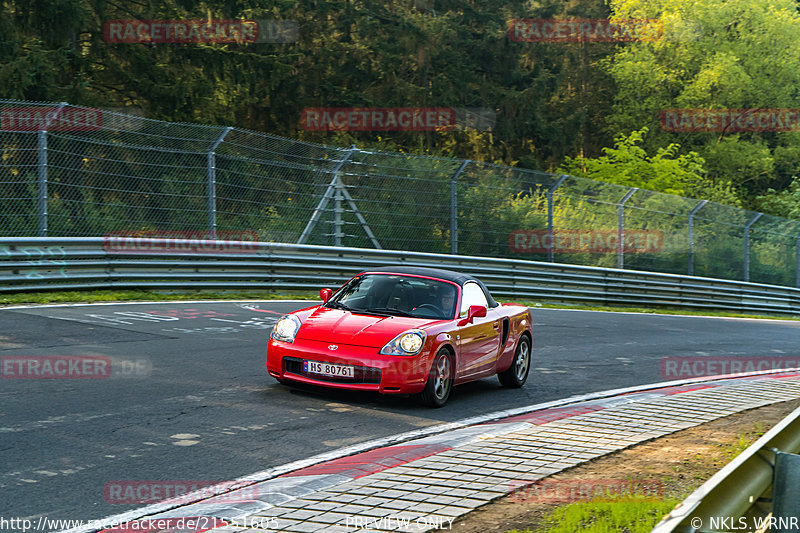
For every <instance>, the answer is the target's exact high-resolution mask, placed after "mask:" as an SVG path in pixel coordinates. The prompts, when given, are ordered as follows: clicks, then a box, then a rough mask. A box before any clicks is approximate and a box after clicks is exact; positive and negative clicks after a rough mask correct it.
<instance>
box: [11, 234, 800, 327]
mask: <svg viewBox="0 0 800 533" xmlns="http://www.w3.org/2000/svg"><path fill="white" fill-rule="evenodd" d="M393 264H404V265H414V266H431V267H439V268H448V269H452V270H461V271H465V272H468V273H471V274H474V275H476V276H478V277H479V278H481V279H482V280H483V281H484V282H485V283H486V284H487V285H488V287H489V288H490V290H491V291H492V293H493V294H494V295H495V296H497V297H499V298H501V299H518V300H542V301H547V302H564V303H591V304H597V305H606V304H607V305H628V306H662V307H681V308H687V309H718V310H727V311H736V312H747V313H774V314H784V315H800V289H795V288H792V287H783V286H775V285H763V284H756V283H746V282H738V281H728V280H718V279H710V278H699V277H692V276H682V275H674V274H661V273H653V272H641V271H634V270H620V269H604V268H598V267H587V266H578V265H567V264H563V263H544V262H534V261H519V260H514V259H496V258H486V257H472V256H461V255H443V254H432V253H422V252H403V251H392V250H374V249H364V248H343V247H329V246H312V245H293V244H283V243H263V242H238V241H193V240H180V239H146V238H126V237H106V238H103V237H72V238H67V237H61V238H47V237H12V238H0V293H2V292H6V293H9V292H22V291H41V290H74V289H111V288H117V289H134V288H144V289H169V288H184V289H186V288H196V289H210V288H213V289H242V288H249V289H275V290H286V291H297V290H316V289H319V288H320V287H323V286H338V285H340V284H341V283H343V282H345V281H346V280H347V279H349V278H350V277H351V276H352V275H353V274H354V273H356V272H358V271H360V270H363V269H367V268H373V267H377V266H385V265H393Z"/></svg>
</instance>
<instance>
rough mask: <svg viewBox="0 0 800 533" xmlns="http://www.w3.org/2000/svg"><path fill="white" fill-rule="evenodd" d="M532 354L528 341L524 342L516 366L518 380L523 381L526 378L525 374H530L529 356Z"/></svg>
mask: <svg viewBox="0 0 800 533" xmlns="http://www.w3.org/2000/svg"><path fill="white" fill-rule="evenodd" d="M529 354H530V349H529V348H528V343H527V341H523V342H522V344H521V345H520V349H519V354H518V355H517V364H516V371H517V372H516V374H517V379H518V380H520V381H522V380H523V379H524V378H525V374H527V372H528V359H529V358H528V355H529Z"/></svg>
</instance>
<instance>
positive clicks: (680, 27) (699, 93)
mask: <svg viewBox="0 0 800 533" xmlns="http://www.w3.org/2000/svg"><path fill="white" fill-rule="evenodd" d="M611 6H612V9H613V12H614V15H615V17H619V18H658V19H660V20H661V21H662V23H663V27H664V33H663V36H662V37H661V38H659V39H655V40H652V41H647V42H638V43H632V44H631V46H628V47H624V48H621V49H620V50H619V51H618V52H617V53H616V54H615V55H614V56H613V57H612V58H609V60H608V61H607V64H606V66H607V68H608V72H609V73H610V74H611V76H612V77H613V78H614V80H615V81H616V83H617V88H618V90H617V93H616V95H615V106H614V113H613V115H612V117H610V118H609V124H610V129H611V131H612V132H613V133H614V134H619V133H622V132H625V131H630V130H633V129H639V128H641V127H643V126H648V127H650V128H651V131H652V132H653V134H652V135H651V136H649V139H648V140H647V143H646V144H647V146H648V148H649V149H653V148H656V147H664V146H669V145H671V144H672V143H676V142H678V143H680V144H681V145H682V146H683V147H684V149H686V150H689V151H694V152H697V153H698V154H700V156H702V157H703V159H704V160H705V162H706V169H707V179H708V180H710V181H712V182H713V183H715V184H719V185H721V186H722V187H727V183H728V182H730V183H731V184H732V186H733V187H734V188H735V189H736V190H738V191H739V193H740V198H742V199H743V201H744V203H745V204H748V205H752V201H753V198H754V196H755V195H757V194H759V193H761V192H764V191H766V190H767V188H769V187H775V188H777V189H780V188H782V187H784V186H786V185H787V184H788V178H789V176H791V173H792V171H794V170H796V168H797V164H798V163H797V161H796V160H794V161H792V160H791V159H789V158H786V157H785V154H786V153H787V152H789V153H792V154H797V147H798V146H799V145H798V139H797V134H795V133H772V132H767V133H765V132H746V133H734V134H731V133H725V132H718V133H673V132H667V131H661V130H660V129H659V114H660V112H661V111H662V110H664V109H669V108H690V109H691V108H713V109H748V108H796V107H798V103H800V101H799V100H798V99H799V98H800V93H798V87H800V53H798V50H797V47H796V43H797V41H798V40H799V39H800V15H799V14H798V11H797V5H796V3H795V2H794V1H793V0H774V1H773V0H704V1H703V2H697V1H696V0H613V1H612V3H611Z"/></svg>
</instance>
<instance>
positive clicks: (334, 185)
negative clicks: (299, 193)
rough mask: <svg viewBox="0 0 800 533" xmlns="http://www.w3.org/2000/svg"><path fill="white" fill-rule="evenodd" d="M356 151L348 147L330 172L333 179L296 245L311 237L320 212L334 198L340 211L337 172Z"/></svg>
mask: <svg viewBox="0 0 800 533" xmlns="http://www.w3.org/2000/svg"><path fill="white" fill-rule="evenodd" d="M357 151H358V148H356V145H352V146H350V148H348V150H347V153H346V154H344V157H343V158H342V159H341V161H339V162H338V163H336V166H334V167H333V170H331V174H332V175H333V178H331V182H330V183H329V184H328V188H327V189H326V190H325V194H324V195H322V199H321V200H320V201H319V203H318V204H317V207H316V208H315V209H314V213H313V214H312V215H311V220H309V221H308V224H306V227H305V229H304V230H303V233H302V234H301V235H300V238H299V239H297V244H305V243H306V241H307V240H308V238H309V237H310V236H311V232H312V231H313V230H314V228H315V227H316V225H317V224H318V223H319V219H320V217H321V216H322V212H323V211H324V210H325V208H326V207H328V202H329V201H330V200H331V199H332V198H334V199H335V200H336V201H338V202H339V204H338V205H339V208H340V209H341V194H342V193H340V192H339V186H340V183H339V182H340V178H339V171H340V170H342V167H343V166H344V165H345V164H346V163H347V162H348V161H349V160H350V157H351V156H352V155H353V154H354V153H355V152H357Z"/></svg>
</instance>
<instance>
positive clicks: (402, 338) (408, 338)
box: [380, 329, 427, 355]
mask: <svg viewBox="0 0 800 533" xmlns="http://www.w3.org/2000/svg"><path fill="white" fill-rule="evenodd" d="M426 338H427V334H426V333H425V332H424V331H422V330H421V329H412V330H410V331H406V332H405V333H401V334H400V335H398V336H397V337H395V338H394V339H392V340H390V341H389V342H388V343H386V346H384V347H383V348H381V352H380V353H382V354H383V355H417V354H418V353H419V351H420V350H422V346H423V345H424V344H425V339H426Z"/></svg>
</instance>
